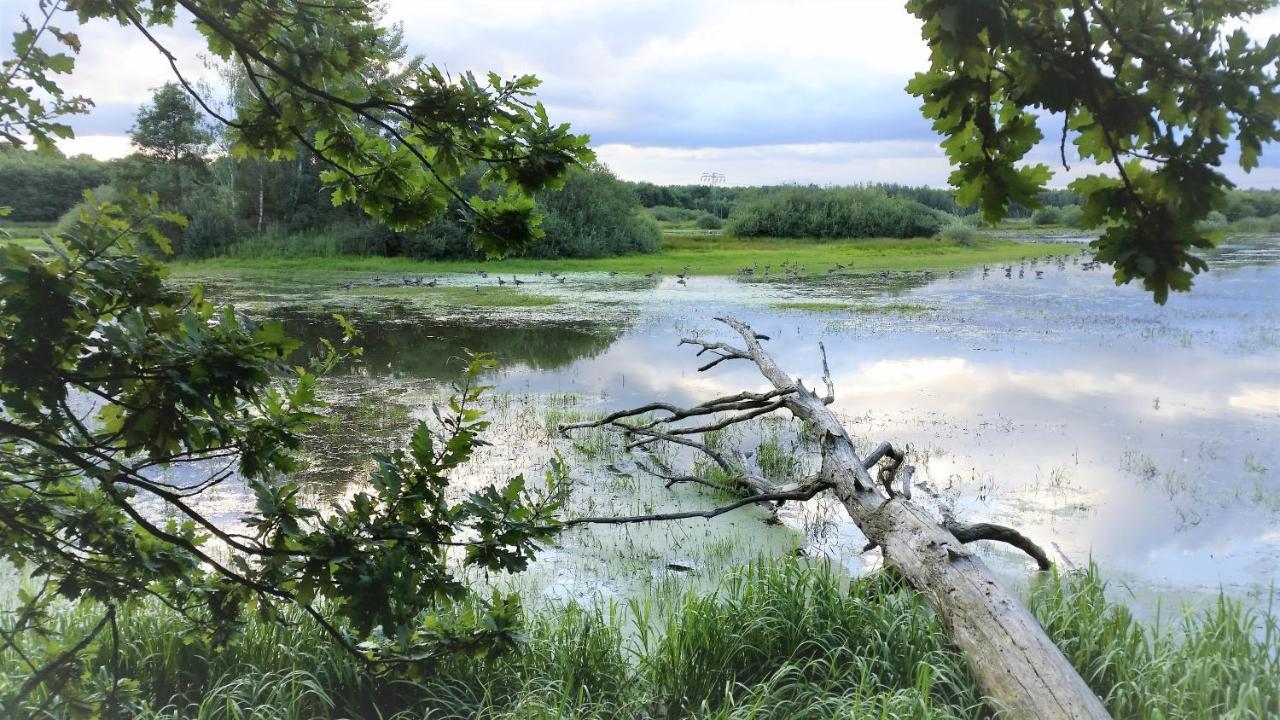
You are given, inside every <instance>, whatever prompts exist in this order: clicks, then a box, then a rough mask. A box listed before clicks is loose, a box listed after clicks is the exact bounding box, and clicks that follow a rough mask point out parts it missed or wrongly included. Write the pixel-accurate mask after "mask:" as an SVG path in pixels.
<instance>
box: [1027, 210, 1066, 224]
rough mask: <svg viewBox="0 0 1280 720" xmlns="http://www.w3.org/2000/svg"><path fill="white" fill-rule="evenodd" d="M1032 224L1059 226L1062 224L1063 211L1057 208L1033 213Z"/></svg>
mask: <svg viewBox="0 0 1280 720" xmlns="http://www.w3.org/2000/svg"><path fill="white" fill-rule="evenodd" d="M1031 222H1032V224H1035V225H1041V226H1043V225H1058V224H1060V223H1061V222H1062V211H1061V210H1059V209H1058V208H1056V207H1046V208H1040V209H1039V210H1037V211H1035V212H1034V213H1031Z"/></svg>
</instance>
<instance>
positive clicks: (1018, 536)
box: [942, 518, 1053, 571]
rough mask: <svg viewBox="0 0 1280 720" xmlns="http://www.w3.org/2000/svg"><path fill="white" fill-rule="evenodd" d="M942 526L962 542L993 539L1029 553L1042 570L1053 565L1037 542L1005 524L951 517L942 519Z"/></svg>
mask: <svg viewBox="0 0 1280 720" xmlns="http://www.w3.org/2000/svg"><path fill="white" fill-rule="evenodd" d="M942 527H943V528H945V529H946V530H947V532H950V533H951V534H952V535H955V536H956V539H957V540H959V541H960V542H962V543H966V544H967V543H971V542H976V541H978V540H995V541H996V542H1002V543H1008V544H1009V545H1012V546H1014V547H1016V548H1018V549H1019V550H1021V551H1022V552H1024V553H1026V554H1028V555H1030V556H1031V557H1032V559H1034V560H1035V561H1036V565H1037V566H1038V567H1039V568H1040V569H1041V570H1042V571H1043V570H1048V569H1050V568H1052V567H1053V562H1052V561H1050V560H1049V556H1048V555H1046V554H1045V552H1044V550H1043V549H1042V548H1041V547H1040V546H1039V545H1037V544H1035V543H1034V542H1032V541H1031V538H1029V537H1027V536H1026V535H1023V534H1022V533H1020V532H1018V531H1017V530H1014V529H1013V528H1011V527H1008V526H1005V525H996V524H994V523H974V524H972V525H965V524H962V523H959V522H956V521H955V520H954V519H952V518H947V519H945V520H943V521H942Z"/></svg>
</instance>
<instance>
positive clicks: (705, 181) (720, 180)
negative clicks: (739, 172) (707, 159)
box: [698, 172, 724, 187]
mask: <svg viewBox="0 0 1280 720" xmlns="http://www.w3.org/2000/svg"><path fill="white" fill-rule="evenodd" d="M698 181H699V183H701V184H702V185H709V186H711V187H717V186H719V185H723V184H724V173H718V172H704V173H702V176H701V177H700V178H698Z"/></svg>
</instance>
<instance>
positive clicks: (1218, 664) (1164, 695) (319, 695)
mask: <svg viewBox="0 0 1280 720" xmlns="http://www.w3.org/2000/svg"><path fill="white" fill-rule="evenodd" d="M666 597H668V596H665V595H658V594H654V595H653V596H651V597H649V598H647V599H640V600H633V601H631V602H630V603H629V604H627V605H618V604H612V605H605V606H598V607H590V608H586V607H581V606H577V605H567V606H556V607H548V608H544V609H542V610H539V611H535V612H531V613H530V616H529V618H528V632H529V638H530V639H529V642H528V644H527V645H526V646H525V647H524V648H523V649H522V650H521V651H519V652H515V653H511V654H507V655H504V656H502V657H498V658H493V659H486V658H471V657H461V658H454V659H451V660H449V661H447V662H443V663H441V664H439V665H436V666H434V667H430V668H420V669H419V670H417V671H416V672H412V673H380V674H374V673H370V672H368V671H367V670H366V669H365V668H363V667H362V666H361V665H360V664H359V663H357V662H355V661H353V660H352V659H351V658H350V657H348V656H347V655H345V654H343V653H341V652H340V651H338V650H336V649H335V648H334V646H333V645H332V644H331V643H329V642H328V641H327V640H326V639H325V637H324V636H323V635H321V634H320V633H319V632H318V631H316V629H315V628H314V626H313V625H311V624H310V623H307V622H303V621H302V619H301V618H296V620H298V622H296V623H293V624H288V625H278V624H270V623H262V622H257V621H250V622H249V623H248V624H247V626H246V627H245V628H244V631H243V632H242V633H241V634H240V635H239V636H238V637H237V638H236V640H235V642H234V644H233V645H231V646H230V647H227V648H221V649H219V648H213V647H211V646H209V645H208V644H207V643H206V642H205V641H204V640H203V639H202V638H200V637H197V636H193V635H188V634H187V633H185V631H184V623H183V622H182V621H181V619H180V618H178V617H177V616H175V615H174V614H172V613H169V612H167V611H164V610H162V609H159V608H157V607H155V606H152V605H143V606H140V607H134V608H131V609H129V611H128V612H126V613H124V615H123V619H122V623H121V636H122V638H124V640H125V645H124V647H123V648H122V649H121V654H120V668H121V674H122V676H124V677H125V678H128V679H129V682H128V683H127V684H126V687H128V686H132V687H134V688H135V689H134V694H133V698H132V700H131V707H130V713H131V714H132V715H134V716H137V717H142V718H178V717H182V718H264V719H265V718H272V719H276V718H280V719H284V720H289V719H292V718H298V719H301V718H327V717H349V718H411V717H412V718H463V717H480V718H489V719H493V720H498V719H504V718H650V717H657V718H681V717H709V718H725V719H727V718H830V717H881V718H925V717H929V718H962V717H979V716H981V715H982V712H983V711H982V709H981V703H980V700H981V698H980V697H979V694H978V692H977V690H976V688H975V685H974V682H973V679H972V677H971V676H970V674H969V672H968V670H967V669H966V667H965V664H964V660H963V658H962V656H961V655H960V654H959V653H957V652H956V651H955V650H954V649H952V648H951V646H950V643H949V640H948V637H947V634H946V632H945V630H944V629H943V628H942V627H941V625H940V624H939V623H938V622H937V620H936V619H935V618H934V616H933V614H932V613H931V612H930V611H929V610H928V609H927V607H925V605H924V604H923V602H922V600H921V598H920V596H919V595H917V594H916V593H914V592H912V591H911V590H910V589H908V588H906V587H905V586H904V585H903V583H902V582H901V581H900V580H898V579H897V578H896V577H895V576H894V575H893V574H892V573H887V572H886V573H880V574H877V575H875V576H873V577H869V578H864V579H860V580H855V581H848V580H846V579H843V578H841V577H840V576H839V575H837V574H836V573H835V572H833V571H832V570H830V569H828V568H826V567H825V566H812V565H807V564H804V563H803V562H801V561H798V560H787V561H778V562H766V563H758V564H755V565H752V566H749V567H746V568H743V569H741V570H740V571H738V572H737V573H735V574H733V575H732V576H730V578H729V579H727V580H726V581H725V583H724V584H723V586H722V588H721V590H720V591H719V592H717V593H715V594H711V595H705V594H704V595H695V594H689V595H686V596H684V597H682V598H679V599H676V600H670V599H663V598H666ZM1030 602H1031V606H1032V609H1033V610H1034V612H1035V613H1036V615H1037V616H1038V617H1039V618H1041V620H1042V622H1044V623H1045V626H1046V628H1047V629H1048V631H1049V633H1050V634H1051V635H1052V636H1053V637H1054V639H1055V640H1056V641H1057V642H1058V643H1059V644H1060V645H1061V646H1062V647H1063V649H1064V650H1065V651H1066V653H1067V655H1068V657H1070V658H1071V659H1072V661H1073V662H1074V663H1075V664H1076V666H1077V667H1078V668H1080V670H1081V672H1082V673H1083V674H1084V676H1085V678H1086V679H1087V680H1088V681H1089V682H1090V684H1091V685H1092V686H1093V687H1094V689H1095V690H1096V691H1097V692H1098V693H1099V694H1100V696H1102V697H1103V698H1104V699H1105V700H1106V702H1107V705H1108V707H1109V708H1110V709H1111V711H1112V712H1113V713H1114V714H1115V715H1116V716H1117V717H1140V718H1193V717H1195V718H1198V717H1230V718H1263V717H1275V716H1277V714H1280V666H1278V662H1277V657H1276V655H1277V642H1278V641H1280V633H1278V632H1277V623H1276V620H1275V618H1274V617H1270V616H1267V615H1259V614H1257V613H1253V612H1249V611H1247V610H1246V609H1244V608H1243V607H1242V606H1241V605H1239V604H1238V603H1235V602H1233V601H1230V600H1227V599H1223V600H1221V601H1220V602H1219V603H1218V604H1217V605H1216V606H1215V607H1213V608H1211V609H1209V610H1208V611H1206V612H1204V613H1202V614H1199V615H1194V616H1193V615H1186V616H1184V617H1183V618H1182V620H1181V622H1180V624H1177V625H1175V626H1171V627H1165V628H1151V627H1147V626H1144V625H1141V624H1139V623H1137V622H1136V621H1134V620H1133V619H1132V617H1131V616H1130V615H1129V614H1128V612H1127V611H1125V610H1124V609H1123V608H1121V607H1118V606H1116V605H1112V604H1109V603H1108V602H1107V601H1106V600H1105V597H1104V584H1103V582H1102V581H1101V580H1100V579H1099V577H1098V575H1097V572H1096V570H1094V571H1090V572H1089V573H1087V574H1085V575H1084V576H1083V577H1080V578H1076V579H1073V580H1070V581H1067V580H1063V579H1059V578H1052V577H1051V578H1047V579H1046V580H1045V581H1043V582H1041V583H1039V584H1038V585H1037V586H1036V587H1035V588H1034V589H1033V590H1032V593H1031V597H1030ZM94 619H95V616H94V615H92V614H91V613H89V612H82V611H75V612H68V613H67V614H66V615H65V616H64V624H65V626H66V627H65V628H64V629H65V630H67V631H70V632H72V633H74V632H76V631H83V630H84V629H86V628H87V627H88V626H90V625H91V624H92V623H93V622H94ZM87 666H88V667H91V668H109V667H111V665H110V648H109V647H107V648H103V649H101V650H100V651H99V654H98V656H96V657H92V658H89V659H88V660H87ZM22 669H23V668H22V667H21V666H20V665H19V664H18V661H17V659H16V658H15V654H14V651H13V650H12V649H6V650H4V651H2V652H0V685H4V686H8V688H9V689H12V687H13V684H15V683H21V682H22V681H23V680H24V679H25V676H24V673H23V672H22ZM0 689H4V688H0ZM63 709H64V710H65V708H63ZM63 714H70V713H63Z"/></svg>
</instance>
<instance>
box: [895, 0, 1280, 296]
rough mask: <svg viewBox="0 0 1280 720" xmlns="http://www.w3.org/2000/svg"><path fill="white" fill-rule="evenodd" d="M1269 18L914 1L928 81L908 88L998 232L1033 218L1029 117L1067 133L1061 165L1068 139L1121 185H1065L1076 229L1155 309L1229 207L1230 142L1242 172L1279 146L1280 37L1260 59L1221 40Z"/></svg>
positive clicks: (1255, 51) (1188, 270) (1089, 181)
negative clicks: (1019, 215)
mask: <svg viewBox="0 0 1280 720" xmlns="http://www.w3.org/2000/svg"><path fill="white" fill-rule="evenodd" d="M1272 4H1273V3H1271V2H1269V1H1267V0H1217V1H1215V2H1203V3H1194V4H1186V3H1181V2H1169V0H1140V1H1139V0H1123V2H1122V1H1120V0H1053V1H1048V2H1040V3H1033V4H1018V5H1011V4H1008V3H1002V2H991V1H987V0H975V1H974V2H967V3H962V4H957V3H955V2H951V1H950V0H910V1H909V2H908V3H907V8H908V9H909V10H910V11H911V12H912V13H914V14H915V15H916V16H917V17H919V18H920V19H921V20H922V21H923V27H924V30H923V32H924V37H925V39H926V41H927V42H928V44H929V48H930V62H931V66H930V69H929V70H928V71H927V72H924V73H919V74H917V75H916V76H915V78H914V79H913V80H912V81H911V82H910V83H909V84H908V86H907V88H908V90H909V91H910V92H911V93H912V94H914V95H916V96H918V97H920V98H921V99H922V100H923V112H924V114H925V116H926V117H928V118H930V119H932V120H933V127H934V129H935V130H937V131H938V132H939V133H941V134H942V135H944V136H945V137H946V140H945V141H944V142H943V148H944V149H945V150H946V152H947V155H948V157H949V158H950V159H951V162H952V164H953V165H955V166H956V169H955V171H954V172H953V173H952V174H951V178H950V180H951V183H952V184H953V185H955V186H956V188H957V196H956V199H957V201H958V202H960V203H961V204H968V203H972V202H977V203H979V204H980V205H981V208H982V212H983V214H984V216H986V218H987V219H988V220H992V221H994V220H998V219H1000V218H1001V217H1003V216H1004V215H1005V214H1006V212H1007V210H1008V206H1009V203H1010V202H1017V203H1020V204H1023V205H1026V206H1028V207H1036V206H1037V194H1038V193H1039V191H1040V190H1041V189H1042V188H1043V187H1044V185H1045V183H1046V182H1047V181H1048V180H1049V178H1050V176H1051V173H1050V170H1049V168H1048V167H1047V166H1045V165H1043V164H1036V165H1025V164H1020V162H1021V161H1022V160H1023V159H1024V158H1025V157H1026V155H1027V153H1028V152H1029V151H1030V150H1031V148H1032V147H1034V146H1035V145H1036V144H1037V143H1038V142H1039V141H1040V140H1041V139H1042V137H1043V133H1042V132H1041V131H1040V129H1039V128H1038V127H1037V123H1036V114H1035V112H1036V111H1048V112H1050V113H1055V114H1058V115H1059V116H1061V117H1062V118H1064V120H1063V130H1062V143H1063V147H1064V150H1063V153H1062V155H1063V162H1064V164H1065V163H1066V152H1065V144H1066V141H1067V139H1068V135H1070V136H1071V140H1072V143H1073V145H1074V148H1075V151H1076V153H1078V155H1079V156H1080V157H1081V158H1082V159H1084V160H1089V161H1096V162H1099V163H1106V164H1111V165H1113V166H1114V169H1115V173H1116V174H1115V176H1106V175H1090V176H1087V177H1084V178H1081V179H1079V180H1076V181H1074V182H1072V183H1071V185H1070V188H1071V190H1072V191H1073V192H1075V193H1078V194H1079V195H1080V196H1082V197H1083V198H1084V211H1083V215H1082V217H1081V221H1082V223H1083V224H1084V225H1085V226H1086V227H1090V228H1101V229H1102V231H1103V232H1102V236H1101V237H1100V238H1098V239H1097V240H1096V241H1095V242H1094V243H1093V248H1094V251H1095V257H1096V258H1097V259H1098V260H1100V261H1103V262H1106V263H1110V264H1112V265H1113V266H1114V267H1115V280H1116V282H1117V283H1127V282H1130V281H1132V280H1135V279H1137V280H1141V281H1142V283H1143V287H1144V288H1146V289H1147V290H1149V291H1150V292H1151V293H1152V296H1153V298H1154V299H1155V301H1156V302H1158V303H1163V302H1165V300H1166V299H1167V297H1168V293H1169V291H1170V290H1187V289H1189V288H1190V287H1191V282H1192V277H1193V276H1194V275H1195V274H1196V273H1198V272H1200V271H1201V270H1203V269H1204V268H1205V267H1206V265H1205V262H1204V260H1203V259H1201V258H1200V257H1199V256H1198V255H1196V254H1195V252H1194V251H1195V250H1196V249H1200V248H1205V247H1209V245H1210V242H1209V240H1208V238H1207V237H1205V235H1204V234H1203V233H1202V232H1201V231H1200V230H1199V229H1198V228H1197V223H1198V222H1199V221H1200V220H1202V219H1203V218H1204V217H1205V216H1206V215H1207V214H1208V213H1209V211H1211V210H1214V209H1219V210H1221V209H1222V208H1223V206H1224V203H1225V202H1226V195H1225V193H1226V190H1227V189H1228V188H1229V187H1230V186H1231V183H1230V182H1229V181H1228V180H1227V179H1226V177H1225V176H1224V175H1223V174H1222V173H1221V172H1220V171H1219V170H1218V169H1217V168H1218V166H1219V165H1220V164H1221V162H1222V160H1223V156H1224V154H1225V153H1226V151H1227V149H1228V141H1234V142H1235V143H1236V144H1238V146H1239V148H1240V165H1241V167H1243V168H1244V169H1245V170H1250V169H1252V168H1254V167H1256V166H1257V164H1258V156H1259V154H1260V153H1261V152H1262V146H1263V145H1264V144H1265V143H1267V142H1270V141H1273V140H1275V139H1277V138H1280V94H1277V90H1276V74H1275V73H1276V67H1275V65H1276V62H1277V58H1280V36H1276V37H1272V38H1271V39H1270V40H1268V41H1267V42H1266V43H1263V44H1261V45H1259V44H1256V43H1253V42H1251V41H1250V40H1249V36H1248V34H1247V32H1246V31H1245V30H1244V29H1243V28H1237V29H1236V30H1234V31H1232V32H1227V28H1228V26H1230V25H1232V24H1238V22H1237V20H1239V19H1243V18H1247V16H1249V15H1251V14H1254V13H1257V12H1261V11H1262V10H1264V9H1266V8H1268V7H1270V6H1271V5H1272Z"/></svg>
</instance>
